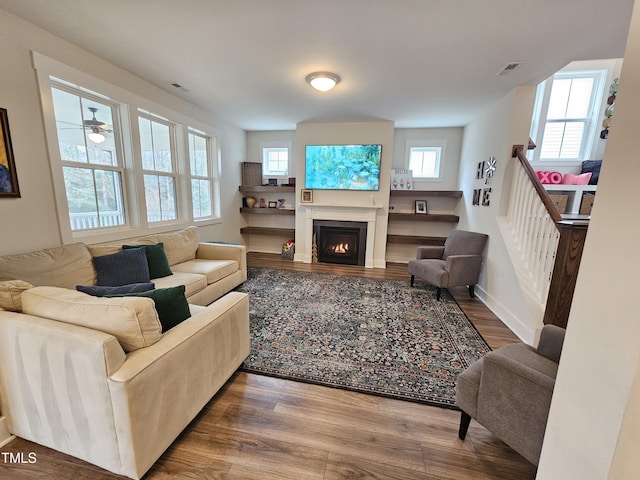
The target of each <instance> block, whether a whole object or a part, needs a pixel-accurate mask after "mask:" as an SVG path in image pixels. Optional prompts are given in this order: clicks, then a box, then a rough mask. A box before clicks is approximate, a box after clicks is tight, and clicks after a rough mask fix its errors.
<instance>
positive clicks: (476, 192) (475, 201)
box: [471, 188, 482, 205]
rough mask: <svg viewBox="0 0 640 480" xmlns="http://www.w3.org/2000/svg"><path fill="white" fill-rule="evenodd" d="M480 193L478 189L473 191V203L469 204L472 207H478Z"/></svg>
mask: <svg viewBox="0 0 640 480" xmlns="http://www.w3.org/2000/svg"><path fill="white" fill-rule="evenodd" d="M480 192H482V190H481V189H479V188H474V189H473V201H472V203H471V204H472V205H480Z"/></svg>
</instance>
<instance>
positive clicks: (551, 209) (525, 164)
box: [511, 145, 562, 223]
mask: <svg viewBox="0 0 640 480" xmlns="http://www.w3.org/2000/svg"><path fill="white" fill-rule="evenodd" d="M511 156H512V157H513V158H517V159H518V161H519V162H520V164H521V165H522V168H524V170H525V172H526V174H527V177H529V180H530V181H531V185H533V188H535V190H536V192H537V194H538V197H540V200H541V201H542V203H543V204H544V207H545V208H546V210H547V213H548V214H549V216H550V217H551V219H552V220H553V221H554V222H556V223H558V222H560V221H562V216H561V215H560V213H559V212H558V209H557V208H556V207H555V206H554V205H553V201H552V200H551V197H550V196H549V194H548V193H547V191H546V190H545V189H544V187H543V186H542V183H540V179H539V178H538V176H537V175H536V172H535V171H534V170H533V168H532V167H531V164H530V163H529V160H527V157H526V156H525V154H524V145H514V146H513V150H512V152H511Z"/></svg>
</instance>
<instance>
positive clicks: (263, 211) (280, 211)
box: [240, 207, 296, 215]
mask: <svg viewBox="0 0 640 480" xmlns="http://www.w3.org/2000/svg"><path fill="white" fill-rule="evenodd" d="M240 213H250V214H251V215H295V214H296V211H295V210H294V209H293V208H261V207H253V208H249V207H242V208H241V209H240Z"/></svg>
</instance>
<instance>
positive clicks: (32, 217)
mask: <svg viewBox="0 0 640 480" xmlns="http://www.w3.org/2000/svg"><path fill="white" fill-rule="evenodd" d="M32 50H35V51H37V52H39V53H41V54H43V55H46V56H48V57H50V58H53V59H55V60H58V61H60V62H63V63H65V64H67V65H69V66H72V67H74V68H77V69H79V70H81V71H84V72H86V73H88V74H90V75H93V76H95V77H98V78H101V79H104V80H105V81H107V82H109V83H112V84H114V85H118V86H119V87H121V88H124V89H127V90H129V91H130V92H133V93H136V94H138V95H140V96H142V97H145V98H147V99H149V100H151V101H153V102H155V103H158V104H161V105H163V106H166V107H167V108H170V109H173V110H174V111H177V112H179V113H182V114H184V115H187V116H189V117H191V118H194V119H196V120H199V121H202V122H203V123H206V124H208V125H211V126H213V127H216V128H218V129H219V130H221V132H222V134H221V142H220V144H221V145H220V146H221V155H222V160H223V165H222V176H223V179H224V181H223V182H221V185H222V189H221V198H222V208H221V211H222V215H223V220H224V222H223V223H221V224H218V225H213V226H207V227H204V228H203V229H202V230H201V237H202V238H203V239H205V240H214V239H215V240H224V241H241V237H240V233H239V229H240V219H239V216H238V214H237V212H238V208H239V206H240V198H241V197H240V194H239V192H238V185H239V184H240V165H239V164H240V162H242V161H244V160H245V148H246V139H245V133H244V131H243V130H241V129H239V128H237V127H235V126H233V125H231V124H229V123H228V122H226V121H224V120H223V119H220V118H217V117H215V116H214V115H212V114H210V113H207V112H205V111H203V110H201V109H199V108H198V107H196V106H194V105H192V104H190V103H188V102H186V101H184V100H182V99H180V98H178V97H176V96H174V95H171V94H170V93H168V92H165V91H164V90H161V89H159V88H157V87H155V86H153V85H151V84H149V83H147V82H145V81H143V80H141V79H140V78H138V77H136V76H134V75H132V74H130V73H129V72H126V71H124V70H122V69H119V68H117V67H115V66H114V65H112V64H110V63H107V62H105V61H103V60H102V59H100V58H98V57H96V56H94V55H91V54H89V53H87V52H86V51H84V50H81V49H80V48H78V47H76V46H74V45H71V44H70V43H68V42H66V41H63V40H61V39H59V38H57V37H55V36H53V35H51V34H49V33H48V32H46V31H44V30H41V29H39V28H37V27H35V26H34V25H32V24H30V23H27V22H25V21H23V20H21V19H19V18H18V17H15V16H13V15H11V14H9V13H7V12H5V11H3V10H0V64H2V65H4V68H3V71H2V75H0V106H1V107H3V108H6V109H7V111H8V117H9V126H10V130H11V139H12V143H13V151H14V156H15V162H16V171H17V174H18V182H19V185H20V192H21V198H17V199H1V200H0V218H2V219H3V224H4V226H3V229H2V242H1V243H0V254H10V253H17V252H24V251H28V250H36V249H39V248H44V247H51V246H55V245H59V244H60V243H61V237H60V233H59V231H58V223H57V220H56V209H55V203H54V202H55V199H54V195H53V185H52V180H51V173H50V168H49V159H48V156H47V149H46V144H45V134H44V128H43V121H42V111H41V106H40V101H39V97H38V85H37V83H36V74H35V71H34V69H33V66H32V64H31V51H32Z"/></svg>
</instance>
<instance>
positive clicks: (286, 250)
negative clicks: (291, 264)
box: [281, 240, 296, 260]
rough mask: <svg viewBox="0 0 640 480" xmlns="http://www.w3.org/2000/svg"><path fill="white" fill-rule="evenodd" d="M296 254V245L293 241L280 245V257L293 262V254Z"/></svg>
mask: <svg viewBox="0 0 640 480" xmlns="http://www.w3.org/2000/svg"><path fill="white" fill-rule="evenodd" d="M295 252H296V244H295V242H294V241H293V240H287V241H286V242H285V243H283V244H282V253H281V255H282V256H283V257H284V258H288V259H290V260H293V254H294V253H295Z"/></svg>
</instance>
